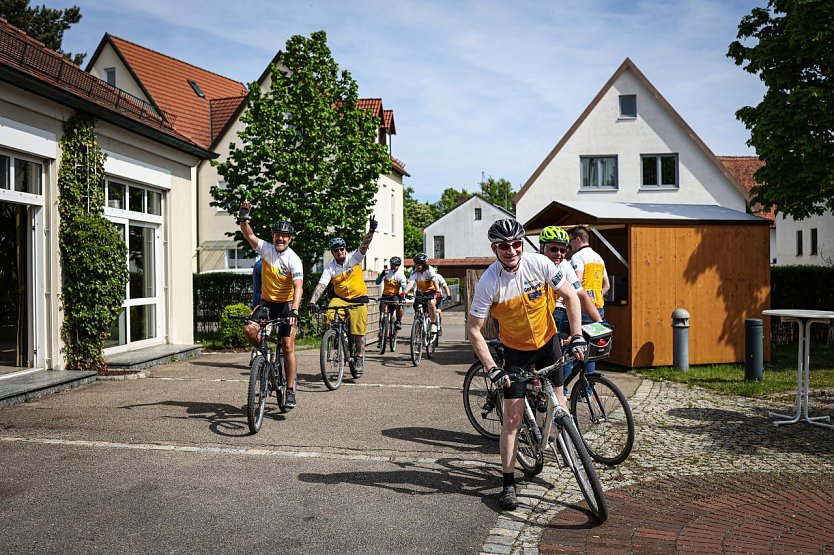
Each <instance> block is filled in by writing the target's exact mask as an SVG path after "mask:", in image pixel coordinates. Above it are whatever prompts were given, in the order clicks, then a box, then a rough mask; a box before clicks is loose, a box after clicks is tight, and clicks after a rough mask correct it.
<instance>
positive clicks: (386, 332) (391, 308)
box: [377, 299, 403, 355]
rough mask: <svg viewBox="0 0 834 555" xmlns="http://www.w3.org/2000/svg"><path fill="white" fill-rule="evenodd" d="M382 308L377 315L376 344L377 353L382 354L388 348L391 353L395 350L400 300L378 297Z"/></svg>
mask: <svg viewBox="0 0 834 555" xmlns="http://www.w3.org/2000/svg"><path fill="white" fill-rule="evenodd" d="M379 303H380V306H381V307H382V309H381V310H380V317H379V336H378V341H377V345H378V346H379V354H381V355H384V354H385V349H386V348H388V350H389V351H391V352H392V353H393V352H394V351H396V350H397V339H398V331H397V326H396V322H397V309H398V308H399V307H401V306H402V304H403V303H402V301H389V300H384V299H380V301H379Z"/></svg>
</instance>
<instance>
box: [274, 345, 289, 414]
mask: <svg viewBox="0 0 834 555" xmlns="http://www.w3.org/2000/svg"><path fill="white" fill-rule="evenodd" d="M272 368H273V372H274V374H273V375H274V377H275V383H274V387H275V399H276V400H277V401H278V410H280V411H281V412H287V376H286V374H284V363H283V361H282V360H281V353H280V352H279V353H277V354H276V356H275V364H273V365H272Z"/></svg>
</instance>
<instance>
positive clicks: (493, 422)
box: [463, 362, 504, 441]
mask: <svg viewBox="0 0 834 555" xmlns="http://www.w3.org/2000/svg"><path fill="white" fill-rule="evenodd" d="M463 410H464V411H465V412H466V417H467V418H468V419H469V423H470V424H472V427H473V428H475V429H476V430H477V431H478V433H479V434H481V435H482V436H484V437H485V438H487V439H491V440H494V441H497V440H498V437H499V436H500V435H501V420H502V417H503V413H504V390H503V388H501V387H496V386H495V384H493V383H492V381H491V380H490V379H489V375H488V373H487V371H486V370H484V365H483V364H481V363H480V362H476V363H475V364H473V365H472V366H470V367H469V370H468V371H467V372H466V377H465V378H464V379H463Z"/></svg>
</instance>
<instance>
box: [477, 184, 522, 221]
mask: <svg viewBox="0 0 834 555" xmlns="http://www.w3.org/2000/svg"><path fill="white" fill-rule="evenodd" d="M481 196H482V197H484V199H485V200H487V201H489V202H491V203H492V204H494V205H495V206H500V207H501V208H503V209H504V210H506V211H508V212H511V213H513V214H515V206H513V197H514V196H515V191H513V185H512V183H510V182H509V181H507V180H506V179H494V178H493V177H489V178H487V179H486V180H485V181H483V182H481Z"/></svg>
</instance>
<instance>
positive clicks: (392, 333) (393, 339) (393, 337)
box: [388, 318, 399, 353]
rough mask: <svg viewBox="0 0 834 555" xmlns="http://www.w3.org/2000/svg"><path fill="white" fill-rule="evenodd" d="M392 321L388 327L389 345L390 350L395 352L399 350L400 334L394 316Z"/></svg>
mask: <svg viewBox="0 0 834 555" xmlns="http://www.w3.org/2000/svg"><path fill="white" fill-rule="evenodd" d="M390 323H391V327H390V328H388V345H389V347H390V349H389V350H390V351H391V352H392V353H394V352H396V351H397V336H398V335H399V332H398V331H397V328H396V326H395V325H394V318H391V320H390Z"/></svg>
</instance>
